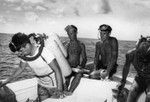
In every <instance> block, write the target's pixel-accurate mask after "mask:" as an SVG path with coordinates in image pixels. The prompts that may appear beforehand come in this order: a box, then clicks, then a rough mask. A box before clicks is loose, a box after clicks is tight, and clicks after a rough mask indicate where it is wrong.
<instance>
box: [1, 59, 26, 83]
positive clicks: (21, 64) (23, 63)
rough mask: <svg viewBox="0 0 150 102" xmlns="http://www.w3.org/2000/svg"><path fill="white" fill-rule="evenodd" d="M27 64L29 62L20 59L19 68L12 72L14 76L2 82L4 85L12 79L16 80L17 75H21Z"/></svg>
mask: <svg viewBox="0 0 150 102" xmlns="http://www.w3.org/2000/svg"><path fill="white" fill-rule="evenodd" d="M26 66H27V63H26V62H22V61H20V64H19V68H17V69H16V70H15V71H14V73H13V74H12V76H10V77H9V78H8V79H6V80H5V81H4V82H3V83H2V84H3V85H6V84H7V83H9V82H11V81H12V80H15V79H16V77H17V76H18V75H20V74H21V73H22V72H23V71H24V69H25V68H26Z"/></svg>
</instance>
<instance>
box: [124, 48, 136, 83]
mask: <svg viewBox="0 0 150 102" xmlns="http://www.w3.org/2000/svg"><path fill="white" fill-rule="evenodd" d="M133 58H134V50H131V51H129V52H128V53H127V54H126V60H125V64H124V67H123V72H122V80H121V82H126V78H127V76H128V73H129V69H130V65H131V63H132V62H133Z"/></svg>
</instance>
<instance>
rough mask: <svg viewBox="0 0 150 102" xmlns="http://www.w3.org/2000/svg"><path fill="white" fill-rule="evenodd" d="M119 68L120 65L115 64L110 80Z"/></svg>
mask: <svg viewBox="0 0 150 102" xmlns="http://www.w3.org/2000/svg"><path fill="white" fill-rule="evenodd" d="M117 67H118V64H115V65H114V66H113V68H112V70H111V71H110V73H109V79H111V78H112V76H113V75H114V74H115V73H116V72H117Z"/></svg>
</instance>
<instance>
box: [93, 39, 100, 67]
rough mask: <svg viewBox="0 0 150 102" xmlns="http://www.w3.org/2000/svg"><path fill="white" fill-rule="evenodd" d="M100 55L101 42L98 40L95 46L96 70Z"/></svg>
mask: <svg viewBox="0 0 150 102" xmlns="http://www.w3.org/2000/svg"><path fill="white" fill-rule="evenodd" d="M99 56H100V42H97V43H96V46H95V57H94V70H96V69H97V65H98V61H99Z"/></svg>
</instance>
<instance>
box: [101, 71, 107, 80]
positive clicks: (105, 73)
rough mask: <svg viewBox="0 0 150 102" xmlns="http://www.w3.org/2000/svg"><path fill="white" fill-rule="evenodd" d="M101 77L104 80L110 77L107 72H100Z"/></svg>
mask: <svg viewBox="0 0 150 102" xmlns="http://www.w3.org/2000/svg"><path fill="white" fill-rule="evenodd" d="M100 76H101V78H102V79H105V78H106V77H107V76H108V72H107V70H100Z"/></svg>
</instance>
